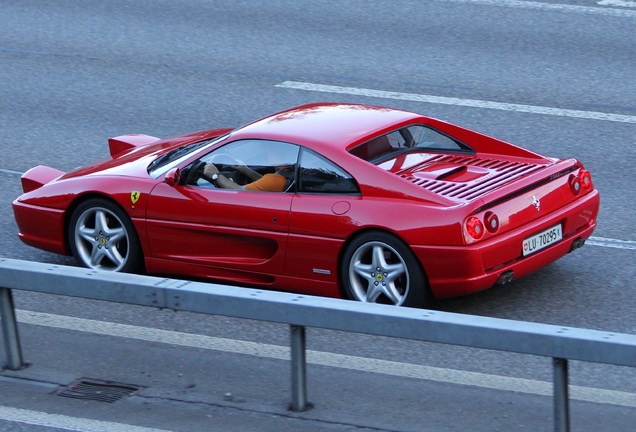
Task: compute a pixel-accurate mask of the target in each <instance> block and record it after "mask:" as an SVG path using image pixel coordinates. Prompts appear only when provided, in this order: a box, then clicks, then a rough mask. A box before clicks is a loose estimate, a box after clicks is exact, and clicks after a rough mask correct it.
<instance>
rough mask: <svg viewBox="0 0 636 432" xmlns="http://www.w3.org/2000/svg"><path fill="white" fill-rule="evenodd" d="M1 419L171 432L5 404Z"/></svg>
mask: <svg viewBox="0 0 636 432" xmlns="http://www.w3.org/2000/svg"><path fill="white" fill-rule="evenodd" d="M0 420H6V421H11V422H16V423H25V424H30V425H35V426H45V427H52V428H56V429H62V430H68V431H78V432H169V431H167V430H166V429H152V428H146V427H141V426H133V425H129V424H123V423H113V422H106V421H101V420H91V419H86V418H78V417H71V416H66V415H61V414H49V413H45V412H41V411H31V410H26V409H20V408H10V407H5V406H0Z"/></svg>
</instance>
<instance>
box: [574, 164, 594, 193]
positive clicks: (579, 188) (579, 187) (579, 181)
mask: <svg viewBox="0 0 636 432" xmlns="http://www.w3.org/2000/svg"><path fill="white" fill-rule="evenodd" d="M569 183H570V189H571V190H572V193H573V194H574V195H578V194H580V193H581V192H589V191H591V190H592V189H593V188H594V186H592V175H591V174H590V172H589V171H587V170H585V169H583V168H581V169H580V170H579V174H578V175H574V174H571V175H570V180H569Z"/></svg>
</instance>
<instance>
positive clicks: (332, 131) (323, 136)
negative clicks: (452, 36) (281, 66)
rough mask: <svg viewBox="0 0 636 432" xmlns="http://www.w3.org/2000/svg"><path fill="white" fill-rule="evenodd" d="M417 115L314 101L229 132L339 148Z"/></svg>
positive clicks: (240, 136)
mask: <svg viewBox="0 0 636 432" xmlns="http://www.w3.org/2000/svg"><path fill="white" fill-rule="evenodd" d="M419 118H422V119H423V117H422V116H421V115H418V114H415V113H411V112H407V111H402V110H398V109H393V108H385V107H379V106H372V105H357V104H343V103H314V104H308V105H302V106H298V107H295V108H290V109H288V110H285V111H281V112H279V113H276V114H272V115H270V116H267V117H264V118H262V119H260V120H257V121H255V122H253V123H250V124H247V125H245V126H243V127H240V128H238V129H236V130H235V131H234V132H232V138H233V139H248V138H251V139H253V138H261V139H271V140H278V141H287V142H293V143H297V144H303V145H309V146H311V147H314V146H317V147H318V148H325V147H337V148H340V149H342V148H347V147H349V146H350V145H353V144H356V143H361V142H364V141H366V140H367V139H370V138H371V137H373V136H375V135H377V134H378V133H380V132H383V131H387V130H389V129H393V128H395V127H397V125H400V124H404V123H409V122H412V121H413V120H415V119H419Z"/></svg>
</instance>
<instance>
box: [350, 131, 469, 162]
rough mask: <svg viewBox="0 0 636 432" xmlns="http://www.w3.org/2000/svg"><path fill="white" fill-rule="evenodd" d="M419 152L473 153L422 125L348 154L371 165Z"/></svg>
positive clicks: (460, 143)
mask: <svg viewBox="0 0 636 432" xmlns="http://www.w3.org/2000/svg"><path fill="white" fill-rule="evenodd" d="M414 150H421V151H426V152H437V151H443V152H447V151H450V152H471V153H472V152H474V150H473V149H472V148H470V147H469V146H467V145H466V144H464V143H462V142H460V141H458V140H456V139H454V138H452V137H450V136H448V135H445V134H443V133H441V132H439V131H437V130H435V129H433V128H430V127H428V126H424V125H411V126H408V127H405V128H402V129H398V130H395V131H393V132H390V133H388V134H386V135H381V136H379V137H377V138H374V139H372V140H370V141H367V142H365V143H363V144H360V145H359V146H356V147H354V148H353V149H351V150H350V153H351V154H353V155H355V156H358V157H359V158H361V159H364V160H366V161H369V162H372V163H379V162H382V161H384V160H386V159H388V158H390V157H391V158H392V157H395V156H396V155H398V154H401V153H405V152H412V151H414Z"/></svg>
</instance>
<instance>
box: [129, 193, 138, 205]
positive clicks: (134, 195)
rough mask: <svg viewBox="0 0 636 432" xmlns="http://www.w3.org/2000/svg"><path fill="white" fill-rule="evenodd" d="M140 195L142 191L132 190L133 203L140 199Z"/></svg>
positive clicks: (131, 198)
mask: <svg viewBox="0 0 636 432" xmlns="http://www.w3.org/2000/svg"><path fill="white" fill-rule="evenodd" d="M140 196H141V193H140V192H139V191H132V192H131V193H130V200H131V201H132V203H133V204H135V203H136V202H137V201H138V200H139V197H140Z"/></svg>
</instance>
